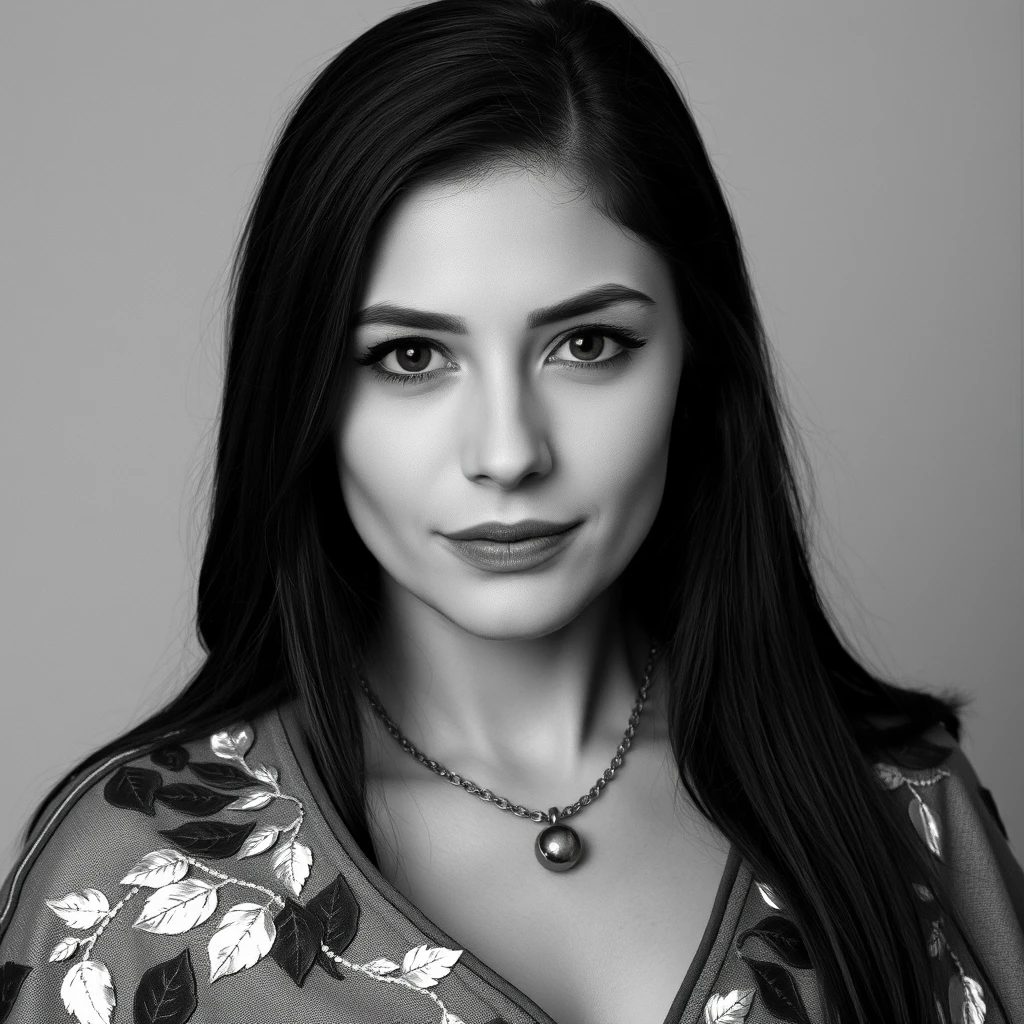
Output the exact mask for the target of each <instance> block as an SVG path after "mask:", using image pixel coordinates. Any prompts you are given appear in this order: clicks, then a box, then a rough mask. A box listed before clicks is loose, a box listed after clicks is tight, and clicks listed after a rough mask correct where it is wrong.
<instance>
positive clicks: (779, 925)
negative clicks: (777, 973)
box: [738, 914, 811, 968]
mask: <svg viewBox="0 0 1024 1024" xmlns="http://www.w3.org/2000/svg"><path fill="white" fill-rule="evenodd" d="M751 935H756V936H757V937H758V938H759V939H760V940H761V941H762V942H763V943H765V945H767V946H768V947H769V948H770V949H771V950H772V951H773V952H774V953H776V954H777V955H778V956H779V957H781V958H782V959H783V960H785V961H786V963H787V964H789V966H790V967H804V968H807V967H810V966H811V957H810V954H809V953H808V952H807V947H806V946H805V945H804V940H803V937H802V936H801V935H800V932H799V931H798V930H797V927H796V925H795V924H793V922H792V921H790V920H789V918H786V917H780V916H779V915H777V914H772V915H771V916H769V917H765V918H762V919H761V920H760V921H758V922H757V924H756V925H754V927H753V928H748V929H747V930H746V931H745V932H743V934H742V935H741V936H740V937H739V939H738V945H740V946H742V945H743V943H744V941H745V940H746V939H747V938H748V937H749V936H751Z"/></svg>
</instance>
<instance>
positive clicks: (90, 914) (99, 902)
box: [46, 889, 110, 928]
mask: <svg viewBox="0 0 1024 1024" xmlns="http://www.w3.org/2000/svg"><path fill="white" fill-rule="evenodd" d="M46 905H47V906H48V907H49V908H50V909H51V910H52V911H53V912H54V913H55V914H56V915H57V916H58V917H63V918H64V920H65V921H67V923H68V924H69V925H71V927H72V928H92V927H93V926H94V925H97V924H99V923H100V921H101V920H102V918H104V917H105V916H106V915H107V914H108V913H109V911H110V904H109V903H108V902H107V897H106V896H104V895H103V893H101V892H100V891H99V889H83V890H82V891H81V892H69V893H68V894H67V896H65V897H64V899H62V900H47V901H46Z"/></svg>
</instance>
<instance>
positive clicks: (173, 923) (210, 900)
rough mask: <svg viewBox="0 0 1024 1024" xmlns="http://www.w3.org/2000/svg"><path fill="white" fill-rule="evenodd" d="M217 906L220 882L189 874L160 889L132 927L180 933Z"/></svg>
mask: <svg viewBox="0 0 1024 1024" xmlns="http://www.w3.org/2000/svg"><path fill="white" fill-rule="evenodd" d="M216 909H217V886H216V885H215V884H213V883H212V882H204V881H203V880H202V879H200V878H186V879H184V880H183V881H181V882H174V883H173V884H171V885H165V886H164V887H163V888H162V889H157V890H156V892H154V893H153V894H152V896H150V897H149V899H148V900H146V903H145V906H143V908H142V913H140V914H139V917H138V919H137V920H136V922H135V924H133V925H132V927H133V928H138V929H139V930H140V931H144V932H153V933H154V934H157V935H180V934H181V933H182V932H187V931H188V930H189V929H190V928H195V926H196V925H197V924H202V923H203V921H205V920H206V919H207V918H208V917H209V916H210V915H211V914H212V913H213V912H214V911H215V910H216Z"/></svg>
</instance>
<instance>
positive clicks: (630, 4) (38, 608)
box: [0, 0, 1024, 873]
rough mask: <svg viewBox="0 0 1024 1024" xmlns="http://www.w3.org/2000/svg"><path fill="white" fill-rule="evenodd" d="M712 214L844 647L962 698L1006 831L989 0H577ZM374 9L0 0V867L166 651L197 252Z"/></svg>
mask: <svg viewBox="0 0 1024 1024" xmlns="http://www.w3.org/2000/svg"><path fill="white" fill-rule="evenodd" d="M612 5H613V6H614V7H615V8H616V9H617V10H619V11H620V12H622V13H623V14H624V15H625V16H626V17H627V18H629V19H630V20H631V21H632V22H633V23H634V24H635V25H636V26H637V27H638V28H639V29H640V30H641V31H642V32H643V33H644V34H645V35H646V36H647V37H648V38H650V39H651V40H653V41H654V42H655V44H656V45H657V48H658V50H659V52H660V53H661V55H662V57H663V58H664V59H665V60H666V61H667V62H668V65H669V67H670V68H671V70H672V72H673V74H675V75H676V76H678V78H679V80H680V81H681V83H682V86H683V89H684V93H685V95H686V97H687V99H688V101H689V103H690V105H691V108H692V110H693V112H694V115H695V117H696V119H697V123H698V126H699V127H700V130H701V132H702V134H703V136H704V139H705V142H706V145H707V147H708V149H709V151H710V153H711V156H712V158H713V160H714V163H715V166H716V168H717V170H718V172H719V174H720V177H721V180H722V182H723V185H724V187H725V190H726V194H727V197H728V199H729V202H730V204H731V206H732V209H733V211H734V213H735V216H736V218H737V221H738V224H739V228H740V231H741V234H742V236H743V240H744V244H745V247H746V250H747V253H748V256H749V260H750V266H751V270H752V273H753V278H754V281H755V285H756V288H757V294H758V297H759V300H760V302H761V305H762V309H763V312H764V316H765V320H766V324H767V327H768V330H769V334H770V337H771V340H772V343H773V345H774V346H775V348H776V350H777V352H778V354H779V362H780V366H781V367H782V372H783V377H784V381H783V382H784V386H785V390H786V391H787V393H788V395H789V400H790V401H791V402H792V405H793V407H794V409H795V410H796V413H797V417H798V420H799V422H800V424H801V426H802V428H803V430H804V436H805V441H806V444H807V446H808V450H809V453H810V455H811V458H812V462H813V465H814V471H815V480H816V485H817V490H818V498H819V502H820V511H819V515H818V519H817V523H816V530H817V534H818V549H817V551H816V554H815V557H816V561H817V563H818V566H819V571H820V578H821V582H822V584H823V586H824V587H825V589H826V592H827V593H828V595H829V596H830V600H831V601H832V603H833V605H834V607H835V608H836V611H837V613H838V615H839V616H840V619H841V620H842V621H843V623H844V625H845V626H846V628H847V629H848V631H849V633H850V635H851V637H852V638H853V640H854V641H855V643H856V644H857V646H858V649H859V650H860V652H861V654H862V655H863V657H864V658H865V660H866V661H867V662H868V663H869V664H870V665H871V666H873V667H874V668H875V669H876V670H878V671H880V672H883V673H885V674H887V675H888V676H890V677H891V678H896V679H899V680H903V681H905V682H909V683H913V684H918V685H927V686H932V687H936V688H938V689H943V688H946V687H953V688H957V689H959V690H961V691H963V692H965V693H967V694H969V695H970V696H971V697H973V705H972V710H971V712H970V714H969V715H968V717H967V719H966V735H965V739H964V748H965V750H966V752H967V754H968V756H969V757H970V758H971V760H972V762H973V763H974V765H975V768H976V769H977V771H978V773H979V775H980V777H981V779H982V781H983V782H984V783H985V784H986V785H987V786H988V787H989V788H990V789H991V790H992V792H993V793H994V795H995V799H996V801H997V803H998V805H999V807H1000V809H1001V811H1002V815H1003V818H1004V820H1005V821H1006V824H1007V827H1008V829H1009V833H1010V838H1011V841H1013V842H1014V843H1015V849H1016V851H1017V855H1018V859H1024V858H1022V854H1021V846H1022V844H1024V785H1022V778H1024V742H1022V737H1021V725H1022V724H1024V698H1022V692H1021V683H1022V669H1021V666H1022V664H1024V472H1022V466H1024V444H1022V437H1024V426H1022V390H1024V389H1022V383H1024V365H1022V352H1024V333H1022V306H1021V294H1022V257H1021V254H1022V218H1021V207H1022V186H1021V120H1022V118H1021V109H1022V90H1021V49H1022V32H1021V9H1020V5H1019V3H1018V2H1015V0H970V2H967V0H957V2H950V0H900V2H899V3H895V4H894V3H892V2H891V0H855V2H854V3H849V2H840V0H765V2H761V3H757V4H748V3H740V2H732V0H729V2H724V0H612ZM395 9H397V7H396V6H392V5H391V4H390V3H385V2H380V0H330V2H313V0H305V2H298V0H288V2H287V3H285V2H267V0H218V2H216V3H209V2H202V3H200V2H198V0H177V2H175V3H162V4H138V3H129V2H123V3H117V2H112V0H91V2H89V3H86V4H83V3H79V2H77V0H76V2H55V0H7V2H6V3H5V5H4V17H3V26H4V27H3V32H2V34H0V111H2V117H0V128H2V141H0V259H2V270H0V288H2V302H3V306H2V310H3V329H2V345H0V488H2V490H0V494H2V502H0V545H2V563H0V564H2V571H0V613H2V626H0V642H2V659H0V671H2V677H0V678H2V683H0V687H2V693H0V696H2V700H0V779H2V780H3V785H2V787H0V872H3V873H6V871H7V870H9V868H10V866H11V864H12V863H13V860H14V857H15V855H16V851H17V847H16V839H17V836H18V834H19V832H20V830H21V829H22V827H23V825H24V823H25V820H26V818H27V816H28V814H29V812H30V810H31V809H32V808H33V807H34V805H35V804H36V802H37V801H38V800H39V799H40V798H41V797H42V795H43V794H44V792H45V790H46V789H47V788H48V787H49V785H50V784H51V783H53V782H54V781H55V780H56V779H57V778H59V777H60V776H61V775H62V774H63V773H64V772H65V771H66V770H67V769H68V768H70V767H71V765H72V764H73V763H74V762H76V761H77V760H78V759H79V758H81V757H83V756H84V755H85V754H87V753H89V752H90V751H91V750H93V749H95V748H96V747H97V746H99V745H100V744H101V743H103V742H105V741H107V740H109V739H111V738H113V737H114V736H116V735H117V734H118V733H120V732H122V731H123V730H124V729H125V728H126V727H128V726H129V725H131V724H133V723H135V722H137V721H139V720H140V719H141V718H142V717H143V716H144V714H146V713H147V712H149V711H152V710H153V709H155V708H156V707H157V705H158V704H159V703H161V702H162V701H163V700H164V699H165V698H166V697H167V696H168V695H169V694H170V693H171V692H172V691H174V689H175V688H176V687H178V686H180V685H181V684H182V683H183V681H184V680H185V679H186V678H187V677H188V676H189V675H190V673H191V671H192V670H193V669H194V668H195V667H196V664H197V662H198V659H199V657H200V652H199V647H198V644H197V642H196V641H195V639H194V637H193V635H192V616H193V612H194V601H195V597H194V592H195V581H196V574H197V572H198V568H199V560H200V556H201V552H202V542H203V539H204V536H203V522H204V512H205V507H206V499H207V490H206V488H207V486H208V484H209V476H210V474H209V459H210V455H211V451H212V441H213V436H214V435H213V430H214V426H215V420H216V415H217V405H218V397H219V391H218V389H219V385H220V374H221V366H222V344H223V312H224V298H225V281H226V271H227V266H228V260H229V258H230V255H231V251H232V246H233V244H234V242H235V240H236V237H237V234H238V231H239V229H240V226H241V223H242V217H243V215H244V211H245V208H246V205H247V203H248V201H249V199H250V197H251V195H252V192H253V189H254V187H255V185H256V182H257V180H258V176H259V174H260V170H261V167H262V164H263V162H264V161H265V159H266V157H267V155H268V152H269V147H270V143H271V141H272V138H273V133H274V132H275V130H276V129H277V127H278V126H279V125H280V123H281V120H282V118H283V117H284V115H285V113H286V112H287V110H288V108H289V106H290V104H291V103H292V102H293V101H294V100H295V99H296V98H297V96H298V94H299V93H300V92H301V90H302V89H303V88H304V86H305V85H306V84H307V83H308V82H309V81H310V79H311V77H312V76H313V74H314V73H315V72H316V71H317V70H318V69H319V68H320V67H321V66H322V64H323V63H325V62H326V61H327V60H328V59H330V58H331V57H332V56H333V55H334V54H335V53H337V52H338V50H339V49H341V48H342V47H343V46H344V45H345V44H346V43H347V42H348V41H349V40H350V39H352V38H353V37H354V36H356V35H358V34H359V33H360V32H362V31H363V30H364V29H365V28H367V27H368V26H369V25H371V24H372V23H374V22H376V21H378V20H380V19H381V18H383V17H384V16H386V15H387V14H388V13H390V12H391V11H393V10H395Z"/></svg>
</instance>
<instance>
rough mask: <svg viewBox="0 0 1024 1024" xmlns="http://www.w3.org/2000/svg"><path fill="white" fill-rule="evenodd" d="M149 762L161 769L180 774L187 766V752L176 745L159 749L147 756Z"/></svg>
mask: <svg viewBox="0 0 1024 1024" xmlns="http://www.w3.org/2000/svg"><path fill="white" fill-rule="evenodd" d="M149 759H150V761H152V762H153V764H155V765H159V766H160V767H161V768H167V769H169V770H170V771H172V772H180V771H181V769H182V768H184V767H185V765H187V764H188V751H187V750H186V749H185V748H184V747H179V746H177V745H176V744H174V745H171V746H167V747H161V748H160V749H159V750H154V751H153V753H152V754H150V755H149Z"/></svg>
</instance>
